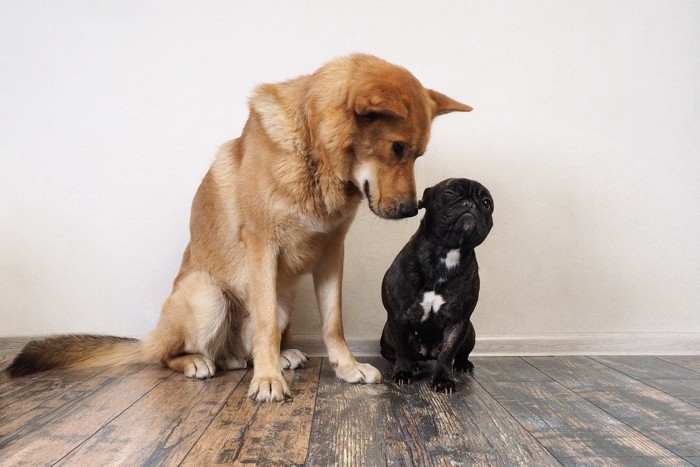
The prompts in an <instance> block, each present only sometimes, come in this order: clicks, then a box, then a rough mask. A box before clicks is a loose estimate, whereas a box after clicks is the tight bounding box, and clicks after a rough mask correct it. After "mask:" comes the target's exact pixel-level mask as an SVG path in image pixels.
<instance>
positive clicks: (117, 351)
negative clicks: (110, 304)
mask: <svg viewBox="0 0 700 467" xmlns="http://www.w3.org/2000/svg"><path fill="white" fill-rule="evenodd" d="M148 360H149V359H148V358H147V357H146V354H145V352H144V350H143V343H142V342H141V341H139V340H138V339H130V338H127V337H114V336H91V335H70V334H69V335H61V336H53V337H47V338H46V339H41V340H36V341H31V342H29V343H28V344H27V345H25V346H24V349H22V352H20V354H19V355H17V357H16V358H15V359H14V361H13V362H12V363H11V364H10V366H9V367H8V368H7V372H8V374H9V375H10V376H11V377H14V376H23V375H29V374H32V373H38V372H40V371H46V370H52V369H54V368H88V367H94V366H112V365H120V364H124V363H138V362H144V361H148Z"/></svg>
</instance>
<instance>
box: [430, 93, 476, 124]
mask: <svg viewBox="0 0 700 467" xmlns="http://www.w3.org/2000/svg"><path fill="white" fill-rule="evenodd" d="M427 91H428V95H429V96H430V99H431V100H432V101H433V104H434V106H433V108H432V110H433V118H435V117H437V116H438V115H442V114H446V113H450V112H471V111H472V110H474V109H472V108H471V107H469V106H468V105H465V104H462V103H460V102H457V101H456V100H454V99H451V98H449V97H447V96H446V95H444V94H441V93H439V92H437V91H433V90H432V89H428V90H427Z"/></svg>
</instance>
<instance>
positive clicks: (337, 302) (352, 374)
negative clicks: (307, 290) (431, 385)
mask: <svg viewBox="0 0 700 467" xmlns="http://www.w3.org/2000/svg"><path fill="white" fill-rule="evenodd" d="M344 240H345V238H344V235H338V237H336V238H334V239H332V240H331V241H330V242H329V243H328V244H327V245H326V248H325V250H324V252H323V254H322V255H321V261H320V263H319V264H318V266H317V267H316V269H315V270H314V272H313V278H314V289H315V291H316V300H317V301H318V308H319V311H320V312H321V322H322V326H323V331H322V332H323V342H324V344H325V345H326V350H327V351H328V361H329V362H330V363H331V365H332V366H333V367H334V368H335V374H336V376H337V377H338V378H340V379H342V380H343V381H347V382H348V383H370V384H375V383H380V382H381V381H382V374H381V373H380V372H379V370H377V369H376V368H374V367H373V366H372V365H369V364H367V363H358V362H357V361H356V360H355V357H353V355H352V352H350V349H349V348H348V345H347V343H346V342H345V334H344V332H343V316H342V311H341V303H342V299H341V296H342V283H343V256H344Z"/></svg>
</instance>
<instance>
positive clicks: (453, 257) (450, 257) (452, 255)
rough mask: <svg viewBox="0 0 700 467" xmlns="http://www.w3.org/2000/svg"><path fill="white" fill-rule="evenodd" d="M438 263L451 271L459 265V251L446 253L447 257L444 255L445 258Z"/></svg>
mask: <svg viewBox="0 0 700 467" xmlns="http://www.w3.org/2000/svg"><path fill="white" fill-rule="evenodd" d="M440 261H442V262H443V263H445V267H447V269H452V268H453V267H455V266H457V265H458V264H459V250H458V249H454V250H450V251H448V252H447V255H445V257H444V258H443V259H441V260H440Z"/></svg>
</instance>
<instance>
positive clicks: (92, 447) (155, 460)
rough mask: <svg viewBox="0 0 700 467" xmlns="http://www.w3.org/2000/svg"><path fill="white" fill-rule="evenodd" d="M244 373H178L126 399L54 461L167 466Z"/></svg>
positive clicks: (181, 454) (193, 439)
mask: <svg viewBox="0 0 700 467" xmlns="http://www.w3.org/2000/svg"><path fill="white" fill-rule="evenodd" d="M244 374H245V371H244V370H243V371H241V370H239V371H222V372H219V373H218V374H217V376H216V377H215V378H211V379H206V380H192V379H188V378H185V376H183V375H182V374H180V373H172V374H171V375H170V376H169V377H168V378H166V379H165V380H163V381H162V382H160V383H159V384H157V385H156V386H155V387H154V388H152V389H151V390H149V391H145V392H143V393H142V395H143V397H141V398H139V399H138V400H136V401H132V403H131V404H130V405H129V407H128V408H127V409H126V410H123V411H122V412H120V413H119V414H118V416H116V417H114V418H113V419H112V420H111V421H109V423H107V424H105V425H104V426H103V427H102V428H101V429H100V430H99V431H97V432H96V433H94V434H93V435H92V436H91V437H90V439H88V440H87V441H85V442H84V443H83V444H81V445H80V447H78V448H77V449H75V450H73V451H72V452H71V453H70V454H69V455H67V456H66V457H64V458H63V459H62V460H61V462H60V463H59V464H58V465H88V464H90V463H91V462H94V461H95V460H96V459H99V463H100V464H102V465H139V464H142V465H172V464H177V463H179V462H180V461H181V460H182V459H183V458H184V457H185V456H186V455H187V453H188V452H189V451H190V450H191V449H192V447H193V446H194V444H195V443H196V442H197V440H198V439H199V437H200V436H201V435H202V433H203V432H204V430H205V429H206V427H207V426H208V425H209V422H210V421H211V420H212V418H214V416H215V415H216V414H217V413H218V411H219V410H220V408H221V407H222V406H223V404H224V403H225V401H226V399H227V398H228V397H229V395H230V394H231V393H232V392H233V390H234V389H235V388H236V387H237V385H238V383H239V382H240V380H241V378H242V377H243V375H244Z"/></svg>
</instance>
